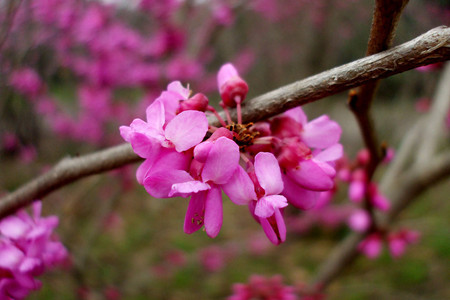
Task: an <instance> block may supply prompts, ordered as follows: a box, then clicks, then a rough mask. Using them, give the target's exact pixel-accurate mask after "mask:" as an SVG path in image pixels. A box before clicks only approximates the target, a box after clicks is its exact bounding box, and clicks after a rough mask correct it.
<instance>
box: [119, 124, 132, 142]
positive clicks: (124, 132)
mask: <svg viewBox="0 0 450 300" xmlns="http://www.w3.org/2000/svg"><path fill="white" fill-rule="evenodd" d="M119 131H120V136H121V137H122V138H123V139H124V140H125V141H126V142H130V137H129V136H130V134H131V133H132V132H133V130H132V129H131V127H129V126H120V127H119Z"/></svg>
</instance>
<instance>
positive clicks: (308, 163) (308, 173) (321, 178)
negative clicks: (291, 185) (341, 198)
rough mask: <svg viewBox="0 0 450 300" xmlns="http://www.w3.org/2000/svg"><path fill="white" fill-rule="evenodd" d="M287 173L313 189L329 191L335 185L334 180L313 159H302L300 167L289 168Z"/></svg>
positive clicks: (300, 183) (303, 185)
mask: <svg viewBox="0 0 450 300" xmlns="http://www.w3.org/2000/svg"><path fill="white" fill-rule="evenodd" d="M287 175H288V176H289V177H291V179H293V180H294V181H295V182H296V183H297V184H299V185H300V186H301V187H303V188H305V189H308V190H312V191H327V190H330V189H331V188H332V187H333V186H334V182H333V180H332V179H331V178H330V177H329V176H328V175H327V174H326V173H325V172H324V171H323V170H322V168H320V167H319V166H318V165H317V164H316V163H315V162H314V161H312V160H304V161H301V162H300V163H299V166H298V168H295V169H289V170H288V171H287Z"/></svg>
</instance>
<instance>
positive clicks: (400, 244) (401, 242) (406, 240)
mask: <svg viewBox="0 0 450 300" xmlns="http://www.w3.org/2000/svg"><path fill="white" fill-rule="evenodd" d="M419 239H420V233H419V232H417V231H413V230H407V229H403V230H400V231H398V232H393V233H390V234H389V236H388V247H389V252H390V253H391V255H392V256H393V257H394V258H399V257H400V256H402V255H403V254H404V253H405V251H406V247H407V246H409V245H411V244H415V243H417V242H418V241H419Z"/></svg>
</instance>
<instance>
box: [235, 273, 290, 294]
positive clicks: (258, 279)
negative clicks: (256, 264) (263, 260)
mask: <svg viewBox="0 0 450 300" xmlns="http://www.w3.org/2000/svg"><path fill="white" fill-rule="evenodd" d="M227 299H228V300H250V299H270V300H275V299H277V300H296V299H298V298H297V296H296V294H295V292H294V288H293V287H291V286H286V285H284V284H283V278H282V277H281V275H275V276H273V277H271V278H266V277H263V276H260V275H252V276H251V277H250V279H249V282H248V283H235V284H233V294H232V295H231V296H229V297H228V298H227Z"/></svg>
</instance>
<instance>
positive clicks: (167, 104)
mask: <svg viewBox="0 0 450 300" xmlns="http://www.w3.org/2000/svg"><path fill="white" fill-rule="evenodd" d="M180 100H181V97H180V95H179V94H178V93H174V92H166V91H164V92H162V93H161V96H159V97H158V98H156V100H155V102H156V101H160V102H161V103H162V104H163V106H164V119H165V123H168V122H170V121H172V119H173V118H174V117H175V115H176V113H177V110H178V108H179V105H180Z"/></svg>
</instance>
